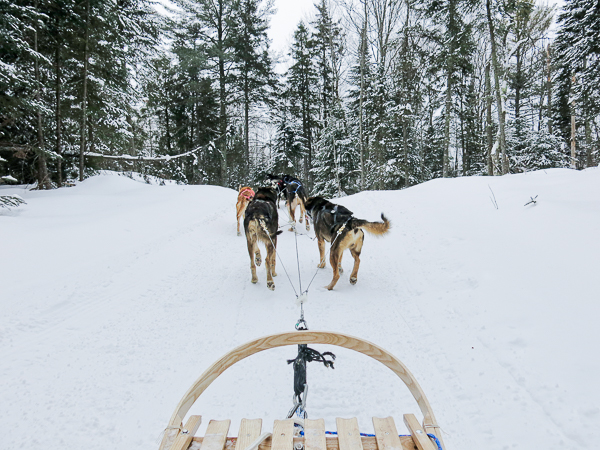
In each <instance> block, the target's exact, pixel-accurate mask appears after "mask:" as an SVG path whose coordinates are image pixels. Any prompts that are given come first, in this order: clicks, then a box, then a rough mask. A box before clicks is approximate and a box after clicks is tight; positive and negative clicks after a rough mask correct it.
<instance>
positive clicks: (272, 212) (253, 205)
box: [244, 188, 281, 291]
mask: <svg viewBox="0 0 600 450" xmlns="http://www.w3.org/2000/svg"><path fill="white" fill-rule="evenodd" d="M276 202H277V194H276V193H275V191H274V190H273V189H271V188H259V189H258V190H257V191H256V194H255V195H254V199H253V200H252V201H251V202H250V203H249V204H248V206H247V207H246V215H245V217H244V231H245V232H246V242H247V244H248V254H249V255H250V270H251V271H252V282H253V283H256V282H257V281H258V277H257V276H256V266H260V264H261V263H262V258H261V255H260V250H259V248H258V242H259V241H261V242H263V243H264V244H265V248H266V249H267V257H266V259H265V267H266V269H267V287H268V288H269V289H270V290H272V291H273V290H275V282H274V281H273V277H276V276H277V273H275V259H276V253H275V252H276V251H277V235H278V234H281V231H277V229H278V225H279V223H278V222H279V217H278V214H277V207H276V205H275V203H276Z"/></svg>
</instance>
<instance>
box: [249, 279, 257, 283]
mask: <svg viewBox="0 0 600 450" xmlns="http://www.w3.org/2000/svg"><path fill="white" fill-rule="evenodd" d="M250 281H252V284H256V283H258V278H252V280H250Z"/></svg>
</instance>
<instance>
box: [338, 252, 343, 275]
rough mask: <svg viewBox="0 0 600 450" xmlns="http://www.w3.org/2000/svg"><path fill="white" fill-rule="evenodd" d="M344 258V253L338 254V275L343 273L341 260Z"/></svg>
mask: <svg viewBox="0 0 600 450" xmlns="http://www.w3.org/2000/svg"><path fill="white" fill-rule="evenodd" d="M343 257H344V252H341V253H340V260H339V262H338V269H339V271H340V273H344V268H343V267H342V258H343Z"/></svg>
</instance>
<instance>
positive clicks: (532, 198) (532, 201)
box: [524, 195, 538, 206]
mask: <svg viewBox="0 0 600 450" xmlns="http://www.w3.org/2000/svg"><path fill="white" fill-rule="evenodd" d="M529 198H530V199H531V200H529V201H528V202H527V203H525V205H524V206H527V205H529V204H530V203H533V204H534V205H535V204H536V203H537V200H536V198H538V196H537V195H536V196H535V197H529Z"/></svg>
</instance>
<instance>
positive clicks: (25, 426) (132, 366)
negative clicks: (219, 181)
mask: <svg viewBox="0 0 600 450" xmlns="http://www.w3.org/2000/svg"><path fill="white" fill-rule="evenodd" d="M599 193H600V169H598V168H594V169H588V170H584V171H579V172H578V171H573V170H568V169H555V170H545V171H538V172H530V173H525V174H518V175H508V176H503V177H468V178H455V179H436V180H433V181H430V182H428V183H424V184H422V185H419V186H415V187H411V188H409V189H405V190H401V191H369V192H362V193H360V194H357V195H352V196H349V197H344V198H342V199H338V200H334V201H337V202H338V203H340V204H343V205H344V206H346V207H348V208H349V209H350V210H352V211H353V212H354V214H355V216H356V217H358V218H361V219H367V220H372V221H375V220H378V219H379V217H380V214H381V212H384V213H385V214H386V216H387V217H388V218H389V219H390V220H391V222H392V229H391V231H390V232H389V234H388V235H386V236H384V237H381V238H375V237H373V236H371V235H368V234H367V235H366V236H365V244H364V247H363V252H362V255H361V260H362V263H361V266H360V271H359V273H358V283H357V284H356V285H355V286H352V285H350V283H349V282H348V277H349V274H350V271H351V267H352V262H353V260H352V258H351V257H350V255H349V254H346V255H345V257H344V262H343V265H344V268H345V272H344V273H343V275H342V278H341V279H340V281H339V282H338V284H337V285H336V287H335V289H334V290H333V291H327V290H326V289H325V288H324V286H325V285H326V284H328V283H329V281H330V280H331V276H332V271H331V268H330V267H329V265H328V266H327V268H325V269H320V270H317V269H316V265H317V262H318V248H317V243H316V241H313V240H312V239H311V238H312V237H313V236H314V234H313V233H314V232H313V231H310V232H306V231H305V230H304V228H303V227H300V229H301V234H300V235H298V236H295V235H294V233H292V232H289V231H287V227H285V228H284V230H285V231H284V232H283V234H282V235H281V236H280V237H279V241H278V256H279V257H280V259H278V260H277V272H278V277H277V278H275V282H276V289H275V291H274V292H271V291H269V290H268V289H267V287H266V274H265V269H264V264H263V266H261V267H260V268H259V270H258V277H259V281H258V283H257V284H256V285H254V284H252V283H251V282H250V267H249V266H250V261H249V256H248V252H247V247H246V242H245V238H244V237H243V236H240V237H238V236H236V223H235V202H236V198H237V192H235V191H233V190H231V189H225V188H222V187H215V186H182V185H173V184H171V185H166V186H158V185H149V184H145V183H142V182H140V181H135V180H132V179H129V178H126V177H123V176H118V175H116V174H105V175H102V176H96V177H92V178H90V179H87V180H85V181H84V182H82V183H79V184H77V185H76V186H75V187H71V188H62V189H56V190H53V191H30V190H27V189H25V187H23V186H20V187H9V186H1V187H0V195H19V196H21V197H22V198H23V199H24V200H25V201H26V202H27V203H26V204H24V205H21V206H19V207H16V208H11V209H0V249H1V251H0V255H1V258H0V306H1V308H2V314H0V361H2V363H1V364H0V399H1V401H0V436H1V438H0V448H1V449H3V450H11V449H34V448H44V449H45V450H65V449H77V448H85V449H86V450H96V449H97V450H106V449H109V448H115V449H128V450H136V449H140V450H141V449H144V450H147V449H153V448H158V445H159V442H160V435H161V433H162V431H163V430H164V428H165V426H166V425H167V422H168V420H169V417H170V416H171V414H172V412H173V410H174V408H175V406H176V405H177V403H178V402H179V400H180V399H181V397H182V396H183V394H184V393H185V391H186V390H187V389H188V388H189V387H190V385H191V384H192V383H193V382H194V381H195V380H196V378H197V377H198V376H199V375H200V374H201V373H202V372H203V371H204V370H205V369H206V368H207V367H208V366H209V365H210V364H212V363H213V362H214V361H215V360H216V359H217V358H219V357H220V356H221V355H223V354H224V353H226V352H227V351H229V350H230V349H232V348H233V347H236V346H238V345H240V344H243V343H245V342H247V341H249V340H251V339H254V338H257V337H260V336H263V335H267V334H271V333H276V332H283V331H292V330H293V329H294V325H295V324H296V322H297V320H298V319H299V317H300V310H299V307H298V305H297V304H296V302H295V298H296V295H295V293H294V289H296V290H298V289H299V286H298V283H299V275H298V264H299V272H300V279H301V281H302V286H303V289H306V287H307V286H308V283H309V282H310V279H311V278H312V277H313V275H315V273H316V277H315V279H314V282H313V283H312V285H311V286H310V289H309V293H308V302H307V303H306V304H305V317H306V320H307V322H308V325H309V327H310V329H311V330H329V331H337V332H342V333H346V334H351V335H355V336H358V337H361V338H364V339H367V340H370V341H372V342H374V343H375V344H377V345H379V346H381V347H383V348H385V349H387V350H388V351H390V352H391V353H393V354H394V355H396V356H397V357H398V358H399V359H400V360H401V361H402V362H403V363H404V364H406V366H407V367H408V368H409V369H410V370H411V372H412V373H413V375H414V376H415V377H416V378H417V379H418V380H419V383H420V385H421V387H422V388H423V390H424V392H425V393H426V395H427V397H428V399H429V401H430V403H431V405H432V408H433V410H434V412H435V414H436V417H437V420H438V422H439V424H440V426H441V427H442V437H443V439H444V441H445V444H446V447H447V449H448V450H452V449H456V450H458V449H461V450H465V449H466V450H469V449H487V450H494V449H533V448H543V449H546V450H552V449H556V450H558V449H561V450H563V449H574V448H578V449H592V448H596V447H597V446H598V445H599V443H600V426H599V424H600V387H599V384H598V381H597V380H598V378H597V377H598V373H599V372H600V358H599V357H598V355H599V354H600V352H599V350H600V349H599V342H600V327H599V326H598V320H599V319H600V300H599V299H600V295H599V294H598V271H599V269H600V239H599V236H600V195H599ZM536 196H537V197H536ZM532 198H533V199H535V200H536V202H535V203H531V202H530V200H531V199H532ZM528 202H529V204H527V205H525V204H526V203H528ZM287 219H288V217H287V214H286V213H285V211H284V210H283V208H282V209H280V217H279V221H280V224H281V225H285V223H286V221H287ZM296 243H297V247H298V257H297V254H296ZM263 258H264V250H263ZM298 261H299V263H298ZM284 267H285V270H284ZM285 271H287V273H288V274H289V277H290V279H288V277H287V276H286V272H285ZM292 284H293V286H294V287H292ZM316 348H317V349H319V350H321V351H324V350H329V351H333V352H334V353H336V355H337V359H336V362H335V369H334V370H331V369H326V368H325V367H324V366H323V365H322V364H318V363H311V364H309V365H308V384H309V395H308V402H307V411H308V414H309V417H310V418H319V417H323V418H325V421H326V428H327V429H329V430H335V418H336V417H345V418H348V417H357V418H358V420H359V425H360V428H361V431H363V432H367V433H372V432H373V426H372V423H371V417H373V416H376V417H387V416H390V415H391V416H393V417H394V418H395V421H396V425H397V426H398V429H399V432H400V433H402V434H405V433H407V430H406V429H405V428H404V424H403V423H402V414H404V413H415V414H416V415H417V417H418V418H421V416H420V412H419V408H418V406H417V404H416V402H415V401H414V400H413V399H412V397H411V396H410V394H409V392H408V390H407V389H406V387H405V386H404V385H403V384H402V382H401V381H400V380H399V379H398V378H396V377H395V375H394V374H393V373H392V372H391V371H390V370H389V369H387V368H386V367H384V366H383V365H381V364H380V363H378V362H376V361H374V360H371V359H369V358H367V357H365V356H363V355H361V354H359V353H356V352H352V351H349V350H345V349H340V348H338V347H330V346H316ZM295 353H296V349H295V348H294V347H285V348H279V349H276V350H271V351H268V352H262V353H260V354H258V355H255V356H252V357H250V358H247V359H245V360H244V361H242V362H241V363H239V364H237V365H235V366H233V367H232V368H230V369H228V370H227V371H226V372H225V373H224V374H223V375H222V376H221V377H219V378H218V379H217V381H215V382H214V383H213V385H211V386H210V387H209V389H208V390H207V391H206V392H205V394H203V396H201V397H200V399H199V400H198V401H197V402H196V404H195V405H194V406H193V407H192V410H191V411H190V413H191V414H201V415H202V416H203V426H202V427H201V429H200V431H199V433H198V434H199V435H201V434H203V431H204V429H205V428H206V424H207V423H208V421H209V420H210V419H227V418H230V419H232V425H231V428H230V432H229V434H230V435H231V436H235V435H237V429H238V426H239V421H240V419H241V418H244V417H245V418H257V417H262V418H263V419H264V421H263V429H264V430H266V431H270V430H271V429H272V424H273V420H274V419H281V418H284V417H285V415H286V414H287V412H288V410H289V409H290V407H291V406H292V394H293V380H292V376H293V375H292V368H291V366H289V365H288V364H287V362H286V359H291V358H293V357H294V356H295Z"/></svg>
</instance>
